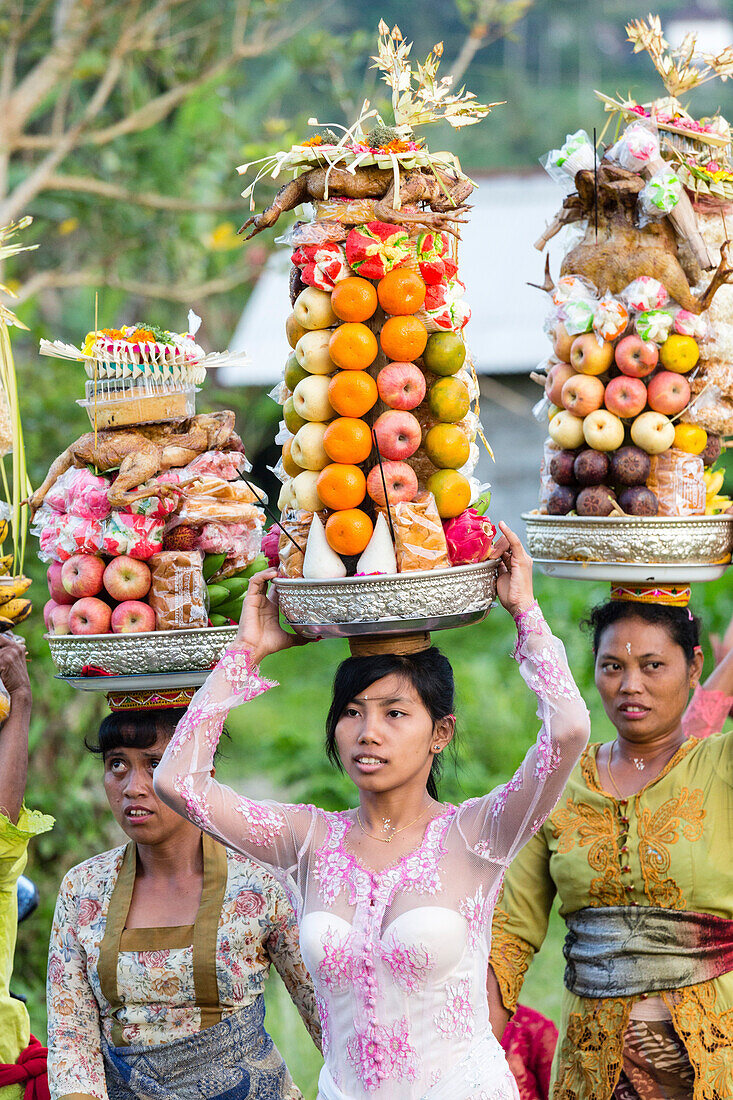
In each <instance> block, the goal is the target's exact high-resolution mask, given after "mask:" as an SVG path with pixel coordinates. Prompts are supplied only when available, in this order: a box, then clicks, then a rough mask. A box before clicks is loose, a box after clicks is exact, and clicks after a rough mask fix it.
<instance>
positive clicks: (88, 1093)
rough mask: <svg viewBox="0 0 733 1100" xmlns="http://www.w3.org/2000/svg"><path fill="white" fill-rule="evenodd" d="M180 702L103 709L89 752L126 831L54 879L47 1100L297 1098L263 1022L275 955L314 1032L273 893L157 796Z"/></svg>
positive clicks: (293, 935)
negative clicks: (99, 764) (157, 776)
mask: <svg viewBox="0 0 733 1100" xmlns="http://www.w3.org/2000/svg"><path fill="white" fill-rule="evenodd" d="M182 713H183V711H182V710H181V709H180V708H178V709H176V710H157V711H156V710H152V709H146V710H139V711H127V712H125V711H122V712H119V713H116V714H112V715H110V716H109V717H107V718H106V719H105V720H104V722H103V723H102V726H101V728H100V731H99V740H98V744H97V745H96V746H95V747H94V751H97V752H99V753H100V754H101V756H102V759H103V762H104V786H105V791H106V794H107V798H108V799H109V803H110V807H111V809H112V812H113V814H114V816H115V818H116V819H117V822H118V824H119V825H120V826H121V828H122V829H123V830H124V832H125V833H126V834H127V836H128V837H129V838H130V842H129V844H128V845H127V846H126V847H122V848H114V849H112V851H109V852H104V853H102V854H101V855H97V856H94V857H93V858H92V859H89V860H87V861H86V863H82V864H80V865H79V866H78V867H74V868H73V869H72V870H71V871H69V873H68V874H67V875H66V877H65V879H64V881H63V883H62V884H61V891H60V893H59V899H58V903H57V906H56V916H55V919H54V925H53V932H52V935H51V950H50V956H49V966H48V1033H49V1067H48V1073H49V1085H50V1091H51V1098H52V1100H61V1098H63V1100H82V1098H84V1100H90V1098H92V1097H95V1098H96V1100H108V1098H109V1100H133V1098H135V1100H214V1098H220V1097H223V1096H226V1097H227V1100H254V1098H255V1097H257V1098H258V1100H262V1098H264V1097H267V1100H296V1098H298V1097H300V1092H299V1091H298V1089H297V1088H296V1087H295V1086H294V1085H293V1082H292V1079H291V1077H290V1074H289V1073H288V1069H287V1067H286V1065H285V1063H284V1062H283V1059H282V1057H281V1055H280V1054H279V1052H278V1050H277V1048H276V1047H275V1046H274V1045H273V1043H272V1040H271V1039H270V1037H269V1036H268V1034H267V1032H266V1031H265V1030H264V1028H263V1026H262V1020H263V1016H264V997H263V986H264V983H265V979H266V977H267V974H268V972H269V968H270V962H271V961H272V962H274V963H275V966H276V967H277V969H278V970H279V971H280V974H281V975H282V977H283V980H284V981H285V984H286V985H287V987H288V990H289V991H290V994H291V996H292V998H293V1000H294V1002H295V1004H296V1005H297V1007H298V1009H299V1011H300V1013H301V1015H302V1017H303V1019H304V1021H305V1023H306V1026H308V1027H309V1028H310V1030H311V1033H312V1035H313V1038H314V1040H315V1041H316V1042H317V1043H319V1042H320V1027H319V1024H318V1015H317V1011H316V1007H315V1002H314V996H313V986H312V984H311V982H310V979H309V978H308V974H307V972H306V970H305V967H304V966H303V962H302V959H301V957H300V951H299V949H298V929H297V925H296V923H295V916H294V913H293V910H292V908H291V906H290V904H289V902H288V900H287V897H286V896H285V894H284V892H283V889H282V886H280V884H279V883H278V882H276V881H275V879H274V878H273V876H272V875H271V874H269V873H268V872H267V871H265V870H264V869H263V868H262V867H260V866H258V865H256V864H255V863H253V862H252V861H251V860H250V859H247V858H246V857H244V856H241V855H237V854H236V853H235V852H231V851H229V852H227V850H226V849H225V848H224V847H222V845H220V844H217V843H216V842H215V841H213V840H211V838H210V837H208V836H206V835H204V836H203V837H202V834H201V831H200V829H198V828H197V827H196V826H195V825H192V824H191V823H190V822H188V821H184V820H183V819H182V818H180V817H179V816H178V815H177V814H174V813H173V812H172V810H170V809H169V808H168V807H167V806H166V805H165V804H164V803H162V802H161V801H160V799H159V798H157V797H156V795H155V792H154V790H153V779H152V777H153V770H154V768H155V767H156V765H157V763H158V761H159V760H160V758H161V756H162V755H163V750H164V749H165V746H166V744H167V743H168V740H169V739H170V737H171V735H172V733H173V731H174V729H175V725H176V722H177V720H178V719H179V718H180V717H181V715H182Z"/></svg>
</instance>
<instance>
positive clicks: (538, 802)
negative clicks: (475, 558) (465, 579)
mask: <svg viewBox="0 0 733 1100" xmlns="http://www.w3.org/2000/svg"><path fill="white" fill-rule="evenodd" d="M500 527H501V530H502V533H503V538H502V539H500V540H499V541H498V542H497V544H496V547H495V556H500V557H501V559H502V566H501V569H502V572H501V575H500V576H499V581H498V586H497V591H498V596H499V599H500V600H501V602H502V604H503V605H504V607H505V608H506V609H507V611H509V612H510V613H511V614H512V615H513V616H514V620H515V622H516V625H517V644H516V646H515V649H514V658H515V659H516V660H517V661H518V662H519V671H520V673H521V675H522V678H523V679H524V680H525V681H526V683H527V684H528V686H529V687H530V688H531V689H532V691H533V692H534V693H535V695H536V696H537V703H538V707H537V717H538V718H539V719H540V722H541V726H540V731H539V733H538V735H537V739H536V741H535V743H534V745H533V746H532V747H531V748H530V750H529V751H528V753H527V755H526V756H525V758H524V760H523V761H522V764H521V765H520V767H519V768H518V769H517V771H516V772H515V774H514V776H513V777H512V778H511V779H510V780H509V782H508V783H505V784H504V785H503V786H501V787H497V788H496V789H495V790H494V791H492V792H491V793H490V794H488V795H486V796H484V797H483V798H478V799H472V800H471V801H470V802H468V803H466V804H465V805H464V806H462V807H461V809H460V810H459V814H458V824H459V827H460V828H461V830H462V832H463V835H464V837H465V839H466V842H467V843H468V845H469V847H471V848H472V849H473V851H474V852H475V853H476V854H477V855H480V856H482V857H484V858H485V859H489V860H492V861H493V862H496V863H502V864H507V863H509V862H510V861H511V859H512V858H513V856H514V854H515V853H516V852H517V851H518V850H519V849H520V848H521V846H522V845H523V844H525V843H526V842H527V840H529V838H530V837H531V836H532V835H533V834H534V833H536V832H537V830H538V829H539V828H540V826H541V825H542V823H543V822H544V820H545V818H546V817H547V815H548V814H549V813H550V812H551V810H552V809H553V807H554V806H555V804H556V803H557V801H558V799H559V797H560V795H561V794H562V790H563V787H564V786H565V783H566V782H567V779H568V777H569V775H570V773H571V771H572V770H573V768H574V767H575V764H576V762H577V760H578V757H579V756H580V754H581V752H582V751H583V749H584V748H585V746H586V744H587V743H588V738H589V736H590V721H589V717H588V709H587V707H586V705H585V703H584V702H583V699H582V698H581V695H580V692H579V691H578V688H577V686H576V684H575V681H574V680H573V677H572V674H571V672H570V669H569V667H568V663H567V659H566V656H565V649H564V647H563V645H562V642H560V641H559V640H558V639H557V638H555V637H554V636H553V634H552V632H551V631H550V628H549V627H548V625H547V623H546V622H545V619H544V616H543V615H542V612H541V611H540V608H539V605H538V604H537V601H536V600H535V599H534V594H533V591H532V559H531V558H530V557H529V555H528V554H527V552H526V550H525V549H524V547H523V546H522V543H521V542H520V540H519V538H518V537H517V536H516V535H515V534H514V533H513V532H512V531H510V529H509V528H508V527H507V526H506V525H505V524H500Z"/></svg>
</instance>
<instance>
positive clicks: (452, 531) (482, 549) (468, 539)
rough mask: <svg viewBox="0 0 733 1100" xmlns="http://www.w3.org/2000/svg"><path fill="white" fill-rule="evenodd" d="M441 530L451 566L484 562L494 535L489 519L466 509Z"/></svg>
mask: <svg viewBox="0 0 733 1100" xmlns="http://www.w3.org/2000/svg"><path fill="white" fill-rule="evenodd" d="M443 530H444V532H445V541H446V543H447V544H448V556H449V558H450V563H451V565H469V564H471V563H473V562H479V561H486V559H487V558H488V556H489V554H490V553H491V544H492V543H493V541H494V537H495V535H496V528H495V527H494V525H493V523H492V522H491V520H490V519H489V517H488V516H482V515H479V513H478V512H477V511H476V509H475V508H467V509H466V511H465V512H461V514H460V516H456V518H455V519H449V520H448V522H447V523H444V524H443Z"/></svg>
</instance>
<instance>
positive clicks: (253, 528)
mask: <svg viewBox="0 0 733 1100" xmlns="http://www.w3.org/2000/svg"><path fill="white" fill-rule="evenodd" d="M263 526H264V523H263V516H262V514H260V515H258V516H257V518H256V521H255V522H254V523H205V524H204V526H203V527H202V528H201V531H200V533H199V536H198V538H197V539H196V549H197V550H203V551H204V553H205V554H231V553H233V552H234V551H236V552H237V553H238V554H240V555H245V556H246V555H249V561H247V562H245V563H244V565H243V566H242V568H243V569H244V568H246V566H247V565H249V562H250V561H254V559H255V558H256V557H257V555H258V554H259V552H260V546H261V544H262V527H263Z"/></svg>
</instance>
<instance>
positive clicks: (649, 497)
mask: <svg viewBox="0 0 733 1100" xmlns="http://www.w3.org/2000/svg"><path fill="white" fill-rule="evenodd" d="M618 502H619V504H620V506H621V507H622V508H623V510H624V512H628V514H629V515H630V516H656V514H657V512H658V511H659V501H658V500H657V494H656V493H653V492H652V491H651V489H647V487H646V485H630V486H629V487H628V488H626V489H624V490H623V492H622V493H621V496H620V497H619V498H618Z"/></svg>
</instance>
